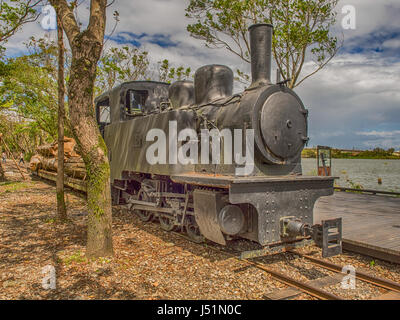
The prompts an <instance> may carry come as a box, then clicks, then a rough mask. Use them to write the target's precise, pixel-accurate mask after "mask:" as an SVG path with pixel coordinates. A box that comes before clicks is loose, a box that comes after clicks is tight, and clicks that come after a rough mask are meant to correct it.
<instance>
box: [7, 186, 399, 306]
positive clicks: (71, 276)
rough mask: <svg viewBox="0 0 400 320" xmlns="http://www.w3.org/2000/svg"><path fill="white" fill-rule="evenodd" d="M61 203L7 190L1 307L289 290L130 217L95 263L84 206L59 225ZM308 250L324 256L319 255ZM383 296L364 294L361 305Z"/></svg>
mask: <svg viewBox="0 0 400 320" xmlns="http://www.w3.org/2000/svg"><path fill="white" fill-rule="evenodd" d="M55 199H56V197H55V187H54V186H53V185H49V184H46V183H43V182H41V181H35V180H32V181H26V182H21V181H14V182H6V183H0V235H1V238H0V299H263V297H264V295H265V294H266V293H267V292H270V291H273V290H275V289H276V288H284V287H285V286H284V285H282V284H281V283H279V282H277V281H275V280H274V279H272V278H271V277H270V276H269V275H268V274H266V273H264V272H262V271H261V270H258V269H254V268H251V267H248V266H247V265H246V264H244V263H243V262H240V261H237V260H235V259H232V258H228V257H226V256H225V255H223V254H220V253H217V252H215V251H213V250H211V249H210V248H207V247H206V246H203V247H201V246H198V245H196V244H193V243H191V242H188V241H187V240H185V239H182V238H181V237H178V236H177V235H174V234H171V233H167V232H165V231H162V230H161V229H160V228H159V225H158V224H157V223H150V224H143V223H142V222H140V221H139V220H138V219H137V218H136V216H135V215H133V214H131V213H129V212H127V211H118V210H115V211H114V214H113V241H114V250H115V256H114V257H113V258H112V259H97V260H87V259H86V257H85V255H84V253H85V243H86V218H87V212H86V205H85V201H84V199H83V198H82V197H81V196H79V195H77V194H74V193H71V192H67V203H68V215H69V217H70V222H69V223H67V224H57V223H56V222H55V220H54V218H55V213H56V212H55V210H56V200H55ZM305 250H306V251H307V252H310V251H315V252H316V254H317V255H319V254H320V252H319V251H318V249H315V248H314V247H312V248H306V249H305ZM263 261H264V262H265V263H267V264H268V265H269V266H273V267H275V268H277V269H278V270H280V271H284V272H289V273H291V274H293V277H297V278H299V279H303V280H310V279H315V278H318V277H321V276H324V275H326V272H324V271H323V270H319V269H316V268H315V267H314V266H312V265H310V264H308V263H307V262H306V261H303V260H302V259H298V258H295V257H294V256H291V255H289V254H278V255H274V256H271V257H268V258H264V259H263ZM332 261H333V262H336V263H340V264H348V263H352V264H354V265H356V266H362V267H363V268H372V269H373V271H374V272H376V273H378V274H380V275H382V276H387V277H391V279H393V280H397V281H398V280H399V279H400V269H399V267H398V266H393V265H390V264H385V263H384V262H379V261H375V263H374V266H370V260H368V259H367V258H365V257H361V256H358V255H351V254H346V255H343V256H341V257H337V258H332ZM48 265H50V266H54V267H55V269H56V277H57V288H56V289H55V290H45V289H43V288H42V279H43V277H44V275H43V274H42V269H43V268H44V267H46V266H48ZM380 293H381V292H380V291H379V290H375V289H371V288H368V287H365V288H364V287H363V286H361V289H360V293H359V295H358V296H357V298H359V299H366V298H371V297H373V296H376V295H379V294H380ZM300 298H307V296H306V297H304V296H303V297H300ZM308 298H309V297H308Z"/></svg>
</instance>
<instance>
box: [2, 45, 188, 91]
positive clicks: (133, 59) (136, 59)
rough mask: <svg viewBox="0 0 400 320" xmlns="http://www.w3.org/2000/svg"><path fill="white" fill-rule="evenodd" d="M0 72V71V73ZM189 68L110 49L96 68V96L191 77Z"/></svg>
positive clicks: (132, 50) (139, 52) (128, 50)
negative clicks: (136, 84)
mask: <svg viewBox="0 0 400 320" xmlns="http://www.w3.org/2000/svg"><path fill="white" fill-rule="evenodd" d="M0 70H1V69H0ZM191 71H192V70H191V68H189V67H184V66H178V67H175V66H172V65H171V63H170V62H169V61H168V60H167V59H164V60H162V61H159V62H158V63H157V64H155V63H152V62H151V58H150V56H149V53H148V52H147V51H142V50H140V49H137V48H132V47H128V46H125V47H122V48H115V47H113V48H111V49H109V50H108V51H107V52H105V53H104V54H103V57H102V58H101V59H100V61H99V64H98V67H97V78H96V94H97V95H98V94H101V93H103V92H105V91H108V90H111V89H112V88H113V87H115V86H117V85H119V84H121V83H123V82H127V81H136V80H157V81H161V82H168V83H171V82H173V81H179V80H184V79H188V78H190V77H191Z"/></svg>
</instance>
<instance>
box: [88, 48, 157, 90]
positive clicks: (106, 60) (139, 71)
mask: <svg viewBox="0 0 400 320" xmlns="http://www.w3.org/2000/svg"><path fill="white" fill-rule="evenodd" d="M149 64H150V62H149V58H148V52H147V51H141V50H139V49H137V48H132V47H127V46H125V47H122V48H111V49H110V50H109V51H108V52H106V53H105V54H104V55H103V57H102V58H101V59H100V61H99V64H98V69H97V79H96V88H97V93H101V92H104V91H108V90H111V89H112V88H113V87H114V86H116V85H117V84H120V83H123V82H126V81H135V80H145V79H146V78H147V77H148V73H149Z"/></svg>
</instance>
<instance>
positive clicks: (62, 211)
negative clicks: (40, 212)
mask: <svg viewBox="0 0 400 320" xmlns="http://www.w3.org/2000/svg"><path fill="white" fill-rule="evenodd" d="M57 34H58V166H57V216H58V219H59V220H60V221H65V220H66V219H67V209H66V206H65V196H64V118H65V102H64V100H65V86H64V51H65V50H64V31H63V28H62V24H61V21H60V19H59V18H58V16H57Z"/></svg>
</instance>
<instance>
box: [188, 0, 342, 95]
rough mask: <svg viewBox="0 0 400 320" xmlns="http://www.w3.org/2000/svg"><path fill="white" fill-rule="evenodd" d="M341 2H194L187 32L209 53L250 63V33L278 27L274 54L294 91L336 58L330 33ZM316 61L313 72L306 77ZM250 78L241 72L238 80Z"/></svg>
mask: <svg viewBox="0 0 400 320" xmlns="http://www.w3.org/2000/svg"><path fill="white" fill-rule="evenodd" d="M337 2H338V0H283V1H282V0H191V1H190V3H189V5H188V7H187V9H186V16H187V17H188V18H191V19H194V20H196V22H195V23H193V24H189V25H188V26H187V30H188V31H189V33H190V35H191V36H192V37H194V38H196V39H200V40H203V41H204V42H205V45H206V46H207V47H209V48H225V49H227V50H228V51H230V52H231V53H233V54H235V55H236V56H238V57H240V58H241V59H242V60H243V61H245V62H248V63H249V62H250V54H249V52H250V43H249V37H248V32H247V30H248V27H249V26H250V25H251V24H254V23H271V24H272V25H273V26H274V36H273V43H272V46H273V53H274V57H275V61H276V63H277V65H278V67H279V69H280V72H281V76H282V77H283V78H284V79H290V82H289V87H291V88H294V87H296V86H297V85H299V84H300V83H302V82H303V81H304V80H305V79H307V78H308V77H310V76H311V75H313V74H315V73H316V72H317V71H319V70H320V69H322V68H323V67H324V66H325V65H326V64H327V63H328V62H329V61H330V60H331V59H332V57H333V56H334V55H335V54H336V52H337V50H338V42H337V38H336V37H332V36H331V35H330V33H329V30H330V28H331V27H332V26H333V25H334V24H335V21H336V12H335V11H334V9H335V6H336V4H337ZM310 60H312V61H313V62H314V65H315V67H314V70H312V71H310V72H309V73H308V74H303V75H302V77H300V75H301V71H302V70H303V66H304V63H305V62H307V61H310ZM246 78H247V81H248V77H246V76H244V73H243V72H241V71H240V70H238V77H237V79H238V80H240V81H242V82H246Z"/></svg>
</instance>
